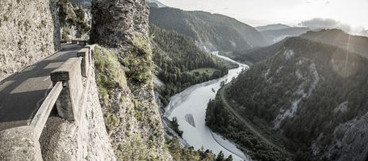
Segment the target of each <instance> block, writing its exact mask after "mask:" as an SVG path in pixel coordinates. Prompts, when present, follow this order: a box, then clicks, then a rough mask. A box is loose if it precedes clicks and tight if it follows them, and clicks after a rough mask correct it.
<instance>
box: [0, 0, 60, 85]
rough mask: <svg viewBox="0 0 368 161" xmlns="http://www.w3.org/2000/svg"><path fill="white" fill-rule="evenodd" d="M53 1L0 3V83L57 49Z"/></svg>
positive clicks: (56, 25) (38, 0)
mask: <svg viewBox="0 0 368 161" xmlns="http://www.w3.org/2000/svg"><path fill="white" fill-rule="evenodd" d="M55 6H56V4H55V2H54V0H51V1H49V0H34V1H19V0H18V1H14V0H2V1H0V33H1V36H0V42H1V43H0V81H1V80H2V79H4V78H5V77H7V76H9V75H11V74H13V73H15V72H17V71H19V70H21V69H23V68H24V67H26V66H28V65H30V64H33V63H35V62H37V61H39V60H41V59H43V58H45V57H47V56H48V55H51V54H53V53H54V51H55V49H58V48H59V38H58V36H59V29H58V20H57V19H58V18H57V17H58V16H57V13H56V9H55V8H56V7H55Z"/></svg>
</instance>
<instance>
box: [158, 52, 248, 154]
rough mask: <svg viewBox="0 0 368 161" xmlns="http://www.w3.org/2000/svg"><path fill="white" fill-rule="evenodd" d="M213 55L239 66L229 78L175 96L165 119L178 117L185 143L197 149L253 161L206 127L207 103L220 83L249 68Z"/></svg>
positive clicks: (190, 88)
mask: <svg viewBox="0 0 368 161" xmlns="http://www.w3.org/2000/svg"><path fill="white" fill-rule="evenodd" d="M212 54H213V55H216V56H218V57H220V58H222V59H225V60H228V61H231V62H234V63H237V64H239V67H238V68H235V69H231V70H229V73H228V75H226V76H224V77H222V78H219V79H216V80H211V81H208V82H204V83H201V84H197V85H194V86H191V87H189V88H187V89H186V90H184V91H183V92H181V93H178V94H176V95H174V96H172V97H171V98H170V103H169V105H168V107H167V108H166V109H167V110H166V112H165V116H166V117H167V118H169V119H172V118H173V117H176V118H177V120H178V124H179V129H180V130H182V131H183V132H184V133H183V138H184V140H186V142H187V143H188V144H189V145H191V146H193V147H194V148H195V149H202V148H203V149H209V150H211V151H212V152H213V153H214V154H218V153H219V152H220V151H222V152H223V153H224V155H225V157H227V156H229V155H232V157H233V159H234V160H235V161H238V160H239V161H241V160H246V161H250V159H249V157H248V156H247V155H245V154H244V153H242V152H241V151H240V150H239V149H238V148H236V146H235V145H234V144H233V143H231V142H230V141H228V140H226V139H223V137H221V136H220V135H218V134H215V133H214V132H212V131H211V130H210V129H209V128H208V127H207V126H206V125H205V118H206V108H207V104H208V102H209V100H210V99H214V98H215V96H216V92H217V91H218V89H220V84H221V82H222V81H225V82H226V83H227V82H229V81H231V80H232V79H233V78H235V77H237V76H238V75H239V73H240V72H241V71H242V70H243V69H246V68H248V66H247V65H245V64H241V63H239V62H236V61H234V60H231V59H229V58H227V57H224V56H221V55H218V53H217V52H213V53H212Z"/></svg>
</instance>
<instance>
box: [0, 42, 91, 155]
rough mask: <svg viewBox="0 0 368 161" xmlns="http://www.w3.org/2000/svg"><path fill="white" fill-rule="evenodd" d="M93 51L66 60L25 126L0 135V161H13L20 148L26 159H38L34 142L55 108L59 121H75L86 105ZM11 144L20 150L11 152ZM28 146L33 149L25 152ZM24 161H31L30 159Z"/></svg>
mask: <svg viewBox="0 0 368 161" xmlns="http://www.w3.org/2000/svg"><path fill="white" fill-rule="evenodd" d="M76 43H80V42H76ZM93 48H94V46H85V47H84V48H83V49H81V50H79V51H78V52H77V53H76V55H75V57H72V58H69V59H68V60H67V61H66V62H64V64H63V65H61V66H60V67H59V68H57V69H56V70H54V71H52V72H51V74H50V77H51V81H52V82H53V88H52V89H51V91H50V92H49V93H48V95H47V97H46V99H45V100H44V101H43V103H42V104H41V106H40V108H39V109H38V111H37V113H36V114H35V116H34V118H33V119H32V121H31V123H30V125H29V126H23V127H16V128H12V129H8V130H4V131H0V141H1V140H5V142H3V144H2V145H1V146H0V160H17V159H14V158H16V156H17V154H19V153H23V152H22V151H21V150H20V149H22V148H23V149H26V150H28V151H29V154H34V155H30V156H34V157H38V156H40V155H41V150H40V149H39V147H40V145H39V142H38V140H39V138H40V137H41V134H42V131H43V129H44V127H45V125H46V122H47V120H48V118H49V116H50V113H51V111H52V110H53V109H54V108H55V107H56V109H57V113H58V115H59V116H60V117H61V118H63V119H65V120H67V121H70V122H74V121H77V122H78V121H79V119H80V118H81V116H82V115H83V114H82V113H83V111H84V108H85V107H84V106H85V104H86V101H87V95H88V89H89V83H90V78H89V77H88V76H89V71H90V68H92V65H93V64H94V63H93V59H92V53H93ZM83 78H84V79H83ZM83 80H84V81H83ZM83 82H85V83H83ZM10 136H14V137H10ZM22 140H29V143H28V144H27V145H26V144H24V145H23V144H22V143H21V141H22ZM14 144H20V145H21V146H22V147H18V148H14V147H13V146H14ZM23 146H24V147H23ZM30 146H31V147H33V148H27V147H30ZM4 152H5V153H4ZM4 156H6V157H4ZM28 159H30V160H32V158H28ZM34 159H35V158H33V160H34ZM36 160H37V159H36Z"/></svg>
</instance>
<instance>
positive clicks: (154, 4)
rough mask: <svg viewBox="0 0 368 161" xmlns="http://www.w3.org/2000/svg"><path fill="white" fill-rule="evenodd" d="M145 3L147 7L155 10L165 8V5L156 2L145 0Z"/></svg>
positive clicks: (155, 0) (154, 0)
mask: <svg viewBox="0 0 368 161" xmlns="http://www.w3.org/2000/svg"><path fill="white" fill-rule="evenodd" d="M146 2H147V5H148V6H150V7H156V8H161V7H167V6H166V5H164V4H162V3H161V2H159V1H158V0H146Z"/></svg>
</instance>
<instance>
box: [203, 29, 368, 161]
mask: <svg viewBox="0 0 368 161" xmlns="http://www.w3.org/2000/svg"><path fill="white" fill-rule="evenodd" d="M330 32H333V33H335V34H339V33H341V32H337V31H334V30H332V31H327V32H326V31H324V32H320V33H319V34H316V33H314V32H312V33H309V34H307V36H310V37H317V35H319V36H318V39H316V40H324V41H326V42H331V41H327V40H328V39H327V38H325V36H328V35H329V36H330V37H329V38H331V39H332V40H340V39H341V38H340V39H339V38H337V39H336V37H338V36H339V35H333V34H331V33H330ZM321 33H325V34H322V35H321ZM330 34H331V35H330ZM311 35H312V36H311ZM340 36H344V34H341V35H340ZM304 37H306V36H304ZM350 37H351V39H350V40H353V39H354V37H353V36H350ZM334 38H335V39H334ZM332 42H335V41H332ZM331 44H335V43H331ZM336 44H337V43H336ZM279 45H280V46H279V47H278V50H277V51H276V52H275V55H274V56H271V57H269V58H267V59H266V60H264V61H262V62H259V63H257V64H255V65H254V66H252V67H251V68H250V69H249V70H248V71H244V72H243V73H241V74H240V75H239V77H238V78H237V79H236V80H235V81H233V82H232V84H231V85H229V87H228V90H226V92H224V93H225V94H226V96H225V97H219V96H217V97H216V102H212V103H211V104H210V105H211V106H209V107H208V108H209V109H210V110H208V111H215V112H212V113H209V114H210V116H208V122H209V123H210V125H211V126H210V127H211V128H212V129H216V131H217V132H219V133H220V134H223V135H224V136H227V137H229V138H232V140H233V141H234V142H237V143H241V145H243V146H244V147H243V148H246V149H247V150H254V151H256V152H257V151H259V150H262V149H263V148H260V149H257V146H258V145H257V146H254V144H249V143H248V142H247V140H249V139H246V138H249V137H251V136H248V132H247V131H246V130H247V129H244V128H243V127H242V126H241V125H239V123H238V122H239V121H238V120H232V119H226V118H229V117H230V115H232V114H231V113H230V114H229V112H228V111H227V110H224V108H223V107H224V106H223V105H222V104H221V99H223V98H226V99H227V100H229V101H228V102H230V104H232V107H233V108H235V110H236V111H237V112H238V113H239V115H240V116H243V117H244V118H245V119H248V120H250V122H252V123H254V124H256V127H261V129H263V130H264V131H263V133H264V134H268V133H275V131H276V133H277V132H278V133H279V134H280V135H282V136H283V137H282V138H283V139H281V140H287V141H284V142H283V144H278V145H284V146H285V147H287V148H286V149H288V150H289V152H291V153H293V154H294V155H295V157H296V158H299V159H296V160H300V159H301V160H334V161H345V160H359V161H365V160H366V156H367V152H368V147H367V146H366V144H367V142H368V128H367V122H368V113H367V112H368V99H367V98H368V93H367V91H368V83H367V82H368V72H367V69H368V59H367V58H365V57H363V56H361V55H360V54H355V53H352V52H349V51H347V50H346V49H344V48H339V47H337V46H332V45H328V44H324V43H320V42H316V41H311V40H308V39H304V38H300V37H293V38H289V39H287V40H285V41H284V42H282V44H279ZM354 45H355V46H354V47H355V48H358V49H360V46H359V45H358V44H357V43H354ZM209 114H208V115H209ZM211 118H215V119H211ZM206 121H207V120H206ZM263 127H264V128H263ZM239 134H246V135H245V136H242V135H239ZM279 140H280V139H275V140H274V141H275V142H278V141H279ZM255 157H257V156H256V155H255ZM257 159H259V160H262V158H257Z"/></svg>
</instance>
